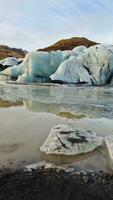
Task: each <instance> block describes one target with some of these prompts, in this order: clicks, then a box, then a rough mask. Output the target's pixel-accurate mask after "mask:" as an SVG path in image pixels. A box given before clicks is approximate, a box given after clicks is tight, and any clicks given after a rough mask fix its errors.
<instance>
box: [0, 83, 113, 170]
mask: <svg viewBox="0 0 113 200" xmlns="http://www.w3.org/2000/svg"><path fill="white" fill-rule="evenodd" d="M14 106H15V107H14ZM8 107H10V109H0V123H1V131H0V155H1V159H0V166H2V164H3V163H4V165H7V163H9V162H14V163H17V165H18V164H20V163H21V162H22V161H23V160H25V161H26V162H28V163H31V161H33V162H35V161H41V160H45V161H48V162H54V163H57V164H70V165H73V164H74V165H76V168H77V167H79V168H88V167H89V168H95V169H101V168H103V169H105V170H106V159H105V155H104V150H102V149H100V150H96V151H94V152H92V153H89V154H87V155H80V156H76V157H68V158H67V157H64V156H63V157H62V156H59V157H58V156H46V155H44V154H42V153H41V152H40V146H41V145H42V144H43V143H44V141H45V140H46V139H47V137H48V134H49V132H50V130H51V128H52V127H53V126H54V125H58V124H62V123H63V124H65V123H71V124H72V125H75V126H76V127H77V128H83V129H90V130H91V131H94V132H96V133H97V135H102V136H104V135H108V134H112V133H113V88H112V87H111V88H110V87H109V88H108V87H67V86H61V87H57V86H56V87H47V86H43V87H40V86H35V85H29V86H25V85H21V86H20V85H10V84H3V85H1V87H0V108H8ZM9 119H10V120H9ZM19 144H20V145H19ZM23 144H24V145H23ZM28 152H29V153H28ZM20 165H21V164H20Z"/></svg>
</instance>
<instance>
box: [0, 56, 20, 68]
mask: <svg viewBox="0 0 113 200" xmlns="http://www.w3.org/2000/svg"><path fill="white" fill-rule="evenodd" d="M0 64H1V65H3V66H9V67H11V66H13V65H18V60H17V59H16V58H15V57H7V58H4V59H2V60H0Z"/></svg>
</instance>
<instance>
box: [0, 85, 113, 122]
mask: <svg viewBox="0 0 113 200" xmlns="http://www.w3.org/2000/svg"><path fill="white" fill-rule="evenodd" d="M0 98H1V99H4V100H8V101H13V102H14V101H24V105H25V107H26V109H29V110H31V111H33V112H36V111H37V112H46V111H47V112H52V113H56V114H57V113H59V112H70V113H74V114H76V113H77V114H78V113H80V114H81V113H82V114H84V115H86V116H89V117H93V118H95V117H98V118H100V117H106V118H113V88H112V87H109V88H108V87H67V86H61V87H57V86H56V87H47V86H43V87H41V86H35V85H29V86H26V85H10V84H4V85H2V86H1V88H0Z"/></svg>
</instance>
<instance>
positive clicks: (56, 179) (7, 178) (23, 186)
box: [0, 168, 113, 200]
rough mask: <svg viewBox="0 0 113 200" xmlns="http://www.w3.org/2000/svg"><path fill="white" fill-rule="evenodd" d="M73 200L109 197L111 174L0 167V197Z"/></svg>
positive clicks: (7, 199)
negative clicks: (13, 169)
mask: <svg viewBox="0 0 113 200" xmlns="http://www.w3.org/2000/svg"><path fill="white" fill-rule="evenodd" d="M75 199H76V200H111V199H113V175H110V174H107V173H104V172H98V173H96V172H95V173H94V172H93V171H92V172H84V171H83V172H82V171H81V172H73V171H72V172H71V171H67V172H66V171H64V170H63V169H52V168H51V169H44V168H39V169H32V170H31V171H28V170H19V169H18V170H15V171H12V170H10V169H1V170H0V200H75Z"/></svg>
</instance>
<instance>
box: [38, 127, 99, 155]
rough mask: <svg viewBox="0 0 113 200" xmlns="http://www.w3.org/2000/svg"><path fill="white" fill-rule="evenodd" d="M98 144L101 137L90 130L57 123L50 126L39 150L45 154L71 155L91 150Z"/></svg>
mask: <svg viewBox="0 0 113 200" xmlns="http://www.w3.org/2000/svg"><path fill="white" fill-rule="evenodd" d="M100 145H102V138H101V137H97V136H96V134H95V133H93V132H91V131H86V130H81V129H76V128H73V127H70V126H68V125H58V126H55V127H53V128H52V130H51V132H50V134H49V136H48V138H47V140H46V141H45V143H44V144H43V145H42V146H41V148H40V151H42V152H44V153H46V154H61V155H69V156H72V155H77V154H82V153H87V152H90V151H93V150H94V149H95V148H97V147H99V146H100Z"/></svg>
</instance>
